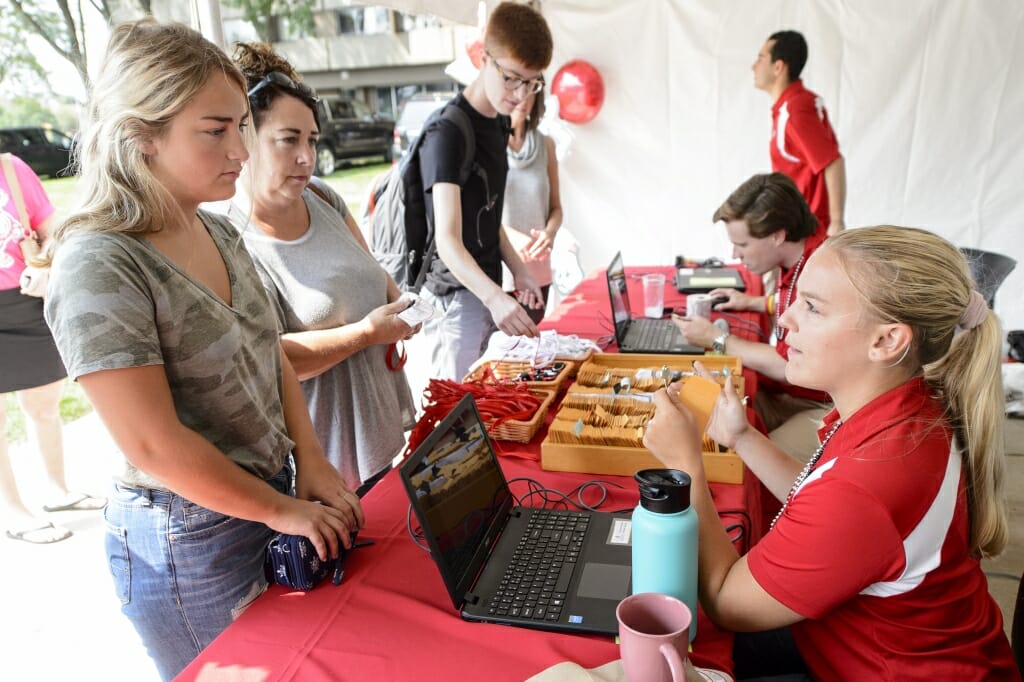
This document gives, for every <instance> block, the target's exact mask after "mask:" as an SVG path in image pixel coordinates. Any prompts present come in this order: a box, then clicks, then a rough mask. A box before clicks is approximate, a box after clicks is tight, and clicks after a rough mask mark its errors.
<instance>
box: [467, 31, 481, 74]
mask: <svg viewBox="0 0 1024 682" xmlns="http://www.w3.org/2000/svg"><path fill="white" fill-rule="evenodd" d="M466 54H468V55H469V61H471V62H472V63H473V66H475V67H476V68H477V71H479V70H480V64H481V63H482V62H483V54H484V41H482V40H481V39H480V38H477V39H476V40H474V41H472V42H469V43H466Z"/></svg>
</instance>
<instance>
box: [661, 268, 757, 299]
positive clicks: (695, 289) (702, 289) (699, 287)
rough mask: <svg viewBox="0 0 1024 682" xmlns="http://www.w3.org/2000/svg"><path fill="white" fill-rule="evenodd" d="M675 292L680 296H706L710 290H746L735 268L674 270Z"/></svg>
mask: <svg viewBox="0 0 1024 682" xmlns="http://www.w3.org/2000/svg"><path fill="white" fill-rule="evenodd" d="M675 285H676V291H678V292H679V293H681V294H706V293H708V292H709V291H711V290H712V289H735V290H736V291H745V290H746V288H747V285H746V283H744V281H743V277H742V276H741V275H740V271H739V270H737V269H736V268H726V267H719V268H687V267H680V268H676V278H675Z"/></svg>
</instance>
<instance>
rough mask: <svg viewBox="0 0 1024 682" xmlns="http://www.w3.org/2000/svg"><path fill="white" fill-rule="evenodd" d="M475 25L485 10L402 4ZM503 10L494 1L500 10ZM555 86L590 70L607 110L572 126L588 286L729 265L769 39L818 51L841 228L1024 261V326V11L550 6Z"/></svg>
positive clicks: (762, 102) (1010, 5)
mask: <svg viewBox="0 0 1024 682" xmlns="http://www.w3.org/2000/svg"><path fill="white" fill-rule="evenodd" d="M389 4H391V5H393V6H406V5H415V10H416V11H428V12H433V13H435V14H438V15H440V16H445V17H447V18H451V19H455V20H458V21H463V22H465V23H470V24H474V23H475V22H476V19H475V17H476V7H477V2H475V1H474V0H468V1H467V0H436V1H435V0H414V1H412V2H409V3H406V2H402V0H394V1H393V2H390V3H389ZM487 4H488V5H489V6H491V7H493V6H494V4H496V3H495V2H488V3H487ZM541 9H542V11H543V13H544V15H545V16H546V17H547V19H548V22H549V24H550V26H551V29H552V33H553V35H554V39H555V54H554V59H553V61H552V66H551V69H550V70H549V72H548V74H547V75H548V80H549V81H550V79H551V77H552V76H553V75H554V73H555V71H556V70H557V68H558V67H559V66H560V65H562V64H564V63H565V62H567V61H569V60H570V59H574V58H580V59H585V60H587V61H589V62H591V63H592V64H593V65H594V66H596V67H597V69H598V70H599V71H600V73H601V74H602V76H603V78H604V81H605V87H606V98H605V102H604V106H603V109H602V111H601V112H600V114H599V115H598V116H597V117H596V118H595V119H594V120H593V121H591V122H589V123H586V124H583V125H577V126H570V128H571V130H572V133H573V139H572V141H571V144H570V145H569V149H568V154H567V156H566V157H565V158H563V159H562V163H561V174H560V175H561V182H562V201H563V205H564V209H565V216H566V218H565V225H566V226H567V227H569V228H570V229H571V231H572V232H573V234H574V235H575V236H576V238H577V239H578V240H579V242H580V260H581V263H582V265H583V267H584V269H585V270H588V271H589V270H590V269H592V268H594V267H598V266H600V265H603V264H604V263H606V262H608V261H609V260H610V259H611V256H612V255H613V253H614V252H615V251H616V250H618V249H622V251H623V256H624V259H625V261H626V263H627V264H629V263H633V264H642V263H652V264H667V263H670V262H671V261H672V259H673V257H674V256H675V255H676V254H686V255H687V256H693V257H707V256H712V255H717V256H729V255H730V254H731V249H730V246H729V244H728V242H727V240H726V238H725V234H724V230H723V228H722V227H721V226H720V225H714V224H712V222H711V215H712V214H713V212H714V210H715V208H717V206H718V205H719V204H720V203H721V202H722V200H724V199H725V197H726V196H727V195H728V194H729V193H730V192H731V191H732V190H733V189H734V188H735V187H736V186H737V185H738V184H739V183H740V182H742V181H743V180H744V179H746V178H747V177H749V176H750V175H751V174H753V173H759V172H766V171H768V170H769V169H770V161H769V157H768V138H769V134H770V125H771V112H770V110H771V104H772V102H771V101H770V98H769V96H768V95H767V94H766V93H764V92H761V91H759V90H756V89H754V87H753V75H752V73H751V71H750V65H751V64H752V62H753V61H754V58H755V56H756V54H757V51H758V49H759V48H760V46H761V44H762V43H763V42H764V40H765V39H766V38H767V36H768V35H769V34H770V33H771V32H773V31H775V30H778V29H783V28H793V29H796V30H799V31H801V32H802V33H803V34H804V35H805V36H806V37H807V40H808V43H809V46H810V56H809V59H808V62H807V66H806V68H805V70H804V76H803V77H804V81H805V84H806V85H807V87H809V88H810V89H812V90H814V91H815V92H817V93H818V94H820V95H821V96H822V97H823V98H824V100H825V104H826V107H827V109H828V111H829V116H830V118H831V120H832V124H833V127H834V128H835V129H836V133H837V136H838V138H839V143H840V148H841V150H842V152H843V155H844V156H845V157H846V163H847V176H848V198H847V211H846V222H847V225H849V226H851V227H857V226H863V225H875V224H882V223H889V224H896V225H908V226H918V227H925V228H927V229H930V230H933V231H935V232H937V233H939V234H941V235H943V236H944V237H946V238H947V239H949V240H950V241H952V242H953V243H954V244H956V245H958V246H971V247H975V248H980V249H985V250H989V251H996V252H1000V253H1004V254H1007V255H1009V256H1011V257H1013V258H1015V259H1017V260H1018V261H1019V263H1020V264H1019V266H1018V267H1017V269H1016V270H1015V271H1014V272H1013V273H1012V274H1011V275H1010V277H1009V278H1008V279H1007V281H1006V282H1005V283H1004V284H1003V286H1002V288H1001V289H1000V291H999V294H998V295H997V297H996V311H997V313H999V315H1000V317H1001V318H1002V320H1003V323H1004V326H1005V327H1006V328H1007V329H1020V328H1024V297H1022V295H1021V293H1020V292H1021V291H1022V290H1024V229H1022V228H1024V196H1022V190H1021V186H1022V183H1024V124H1022V123H1021V121H1024V4H1022V3H1020V2H1019V1H1018V0H985V2H983V3H978V2H975V1H973V0H912V1H911V2H892V1H891V0H857V1H856V2H849V1H846V0H773V1H764V0H732V1H726V0H685V1H682V0H679V1H674V2H669V1H666V0H544V1H543V2H542V3H541Z"/></svg>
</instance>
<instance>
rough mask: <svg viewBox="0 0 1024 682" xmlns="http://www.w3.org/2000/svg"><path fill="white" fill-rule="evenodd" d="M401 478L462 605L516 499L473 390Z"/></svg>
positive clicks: (454, 599)
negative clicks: (493, 447)
mask: <svg viewBox="0 0 1024 682" xmlns="http://www.w3.org/2000/svg"><path fill="white" fill-rule="evenodd" d="M401 473H402V481H403V482H404V483H405V486H406V491H407V492H408V494H409V500H410V501H411V502H412V506H413V509H414V510H415V512H416V515H417V517H418V519H419V521H420V526H421V527H422V528H423V534H424V535H425V536H426V540H427V543H428V544H429V545H430V551H431V553H432V554H433V555H434V561H435V562H436V563H437V565H438V568H440V570H441V575H442V577H443V578H444V582H445V586H446V587H447V588H448V592H449V594H450V595H451V597H452V603H453V604H455V606H456V607H459V606H460V605H461V604H462V602H463V599H464V597H465V595H466V593H467V592H468V591H469V590H470V588H471V587H472V585H473V580H474V579H475V578H476V575H477V573H478V572H479V569H480V566H481V564H482V563H483V562H484V560H485V559H486V558H487V553H488V550H489V548H490V546H491V545H492V544H493V543H494V540H495V538H496V537H497V535H498V534H499V532H500V531H501V529H502V527H503V526H504V523H505V521H506V519H507V517H508V513H509V510H510V509H511V507H512V505H513V503H514V499H513V497H512V494H511V493H510V492H509V489H508V483H507V482H506V480H505V475H504V474H503V473H502V471H501V467H500V466H499V465H498V460H497V458H496V457H495V455H494V450H493V449H492V447H491V442H490V439H489V438H488V435H487V431H486V430H485V428H484V425H483V422H482V421H481V420H480V414H479V413H478V412H477V409H476V403H475V402H474V401H473V396H472V395H470V394H466V395H465V396H463V398H462V400H460V401H459V403H458V404H457V405H456V406H455V408H454V409H452V411H451V412H450V413H449V414H448V416H447V417H445V418H444V420H442V421H441V423H440V424H438V425H437V426H436V427H434V430H433V431H432V432H431V433H430V435H429V436H427V438H426V440H424V441H423V443H421V444H420V446H419V447H418V448H416V450H415V451H414V452H413V454H412V455H411V456H410V457H409V459H408V460H407V461H406V462H405V463H404V464H403V465H402V471H401Z"/></svg>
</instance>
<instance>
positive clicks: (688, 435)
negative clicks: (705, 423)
mask: <svg viewBox="0 0 1024 682" xmlns="http://www.w3.org/2000/svg"><path fill="white" fill-rule="evenodd" d="M654 405H655V412H654V416H653V417H652V418H651V420H650V421H649V422H647V428H646V430H645V431H644V447H646V448H647V449H648V450H650V451H651V454H653V455H654V456H655V457H657V458H658V460H660V461H661V463H662V464H664V465H665V466H667V467H669V468H672V469H680V470H682V471H686V472H688V473H690V474H691V475H692V474H693V473H694V472H695V471H696V470H697V469H699V468H702V467H703V466H704V462H703V459H702V458H701V449H700V442H701V435H702V434H701V433H700V428H699V427H698V425H697V418H696V417H695V416H694V415H693V413H692V412H691V411H690V409H689V408H688V407H686V405H684V404H683V403H682V402H681V401H680V400H679V392H678V389H675V387H674V386H672V387H669V388H662V389H659V390H658V392H657V393H655V394H654Z"/></svg>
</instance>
